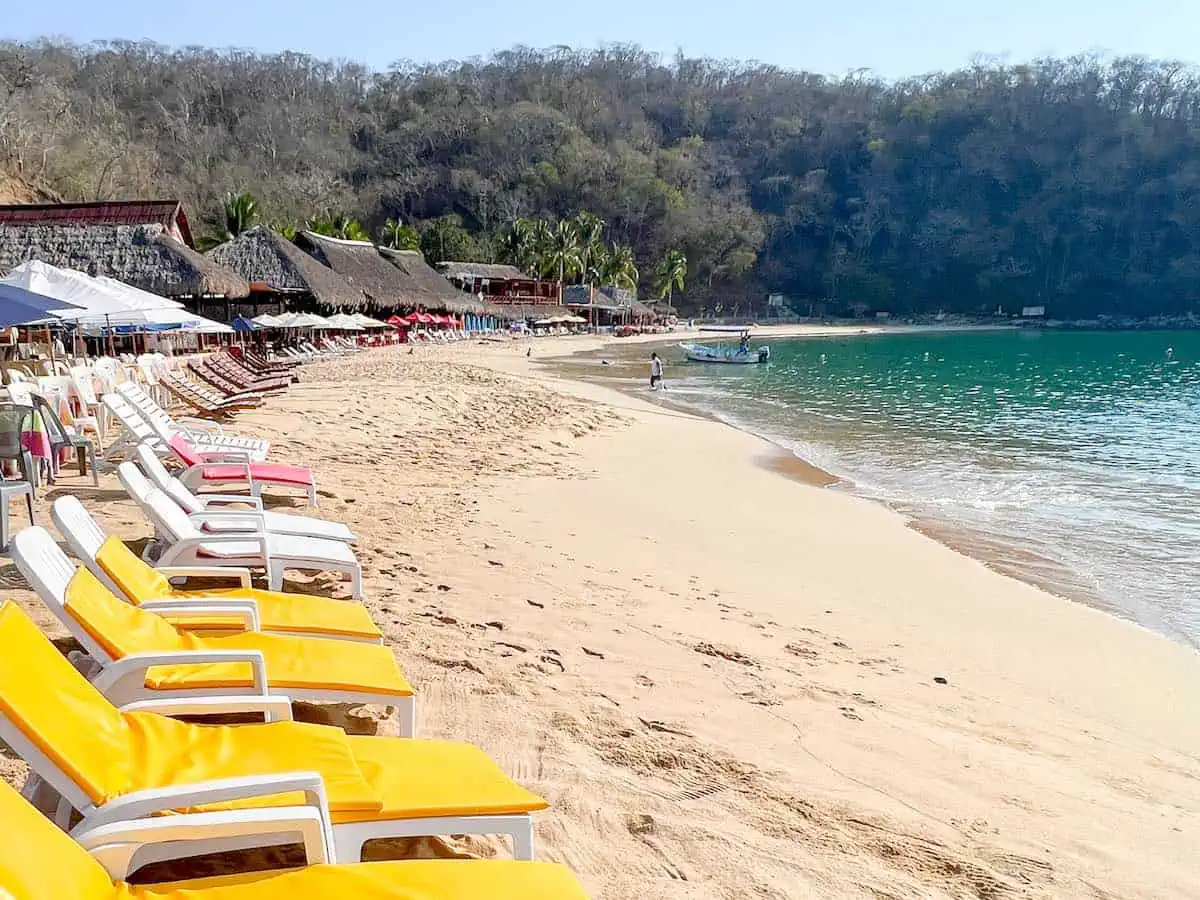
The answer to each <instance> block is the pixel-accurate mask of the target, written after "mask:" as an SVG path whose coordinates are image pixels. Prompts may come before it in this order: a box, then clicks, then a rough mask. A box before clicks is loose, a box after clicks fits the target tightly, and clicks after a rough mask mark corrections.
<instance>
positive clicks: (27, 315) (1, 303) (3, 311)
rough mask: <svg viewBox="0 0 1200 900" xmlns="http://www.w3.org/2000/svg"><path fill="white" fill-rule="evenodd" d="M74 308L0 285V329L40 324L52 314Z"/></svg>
mask: <svg viewBox="0 0 1200 900" xmlns="http://www.w3.org/2000/svg"><path fill="white" fill-rule="evenodd" d="M75 308H76V305H75V304H74V303H67V302H66V301H65V300H55V299H53V298H52V297H43V296H42V295H41V294H35V293H33V292H32V291H27V290H25V289H24V288H19V287H16V286H15V285H11V284H3V283H0V328H8V327H9V326H11V325H25V324H27V323H29V322H40V321H42V320H43V319H48V318H50V313H52V312H61V311H62V310H67V309H75ZM56 324H57V323H56Z"/></svg>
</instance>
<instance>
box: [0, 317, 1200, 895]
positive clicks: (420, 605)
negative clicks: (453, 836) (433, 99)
mask: <svg viewBox="0 0 1200 900" xmlns="http://www.w3.org/2000/svg"><path fill="white" fill-rule="evenodd" d="M630 340H637V339H630ZM600 344H601V341H600V339H593V338H551V339H544V340H538V341H534V342H532V346H533V348H534V351H533V357H532V358H528V357H526V355H525V353H526V347H527V346H529V345H528V344H526V343H521V342H513V343H509V342H502V343H469V344H467V343H464V344H460V345H454V346H448V347H440V346H439V347H417V348H415V350H414V352H413V353H411V354H410V353H409V351H408V349H407V348H399V349H386V350H375V351H369V352H365V353H361V354H358V355H357V356H355V357H353V358H351V359H348V360H344V361H334V362H327V363H319V364H315V365H311V366H307V367H306V368H305V370H304V371H303V373H302V381H301V383H300V384H298V385H296V386H294V387H293V389H291V390H290V391H289V392H288V393H287V394H286V395H285V396H283V397H280V398H278V399H274V400H272V401H271V402H270V403H269V404H268V405H267V407H266V408H264V409H262V410H259V411H255V412H253V413H247V414H243V415H241V416H239V418H238V421H237V423H236V426H235V427H236V429H237V430H238V431H239V432H242V433H247V434H256V435H261V436H264V437H268V438H270V439H271V440H272V441H273V449H272V457H273V458H276V459H279V460H285V461H292V462H299V463H304V464H308V465H311V466H313V468H314V469H315V471H316V473H317V483H318V487H319V489H320V491H321V509H320V513H321V514H322V515H325V516H328V517H331V518H337V519H340V520H342V521H345V522H347V523H349V524H350V525H351V526H352V527H353V528H354V529H355V531H356V532H357V534H358V535H359V542H358V544H357V545H356V546H357V550H358V553H359V557H360V559H361V560H362V562H363V564H364V570H365V572H366V586H367V594H368V599H367V605H368V607H369V608H370V610H371V612H372V615H373V616H374V617H375V619H376V621H377V622H378V623H379V624H380V626H381V627H382V628H383V629H384V630H385V632H386V634H387V638H388V641H389V643H390V644H391V646H392V647H394V649H395V652H396V654H397V657H398V659H399V660H400V662H401V663H402V665H403V667H404V669H405V672H406V674H407V675H408V677H409V679H410V680H411V681H412V682H413V684H414V685H415V686H416V688H417V692H418V733H419V734H421V735H424V736H431V737H452V738H456V739H466V740H470V741H472V742H475V743H477V744H479V745H480V746H481V747H483V748H484V749H485V750H487V751H488V752H489V753H490V754H491V755H492V756H493V757H494V758H495V759H497V760H498V761H499V762H500V763H501V764H502V765H503V766H504V768H505V769H506V770H507V771H508V772H509V774H510V775H512V776H513V777H514V778H516V779H518V780H519V781H521V782H522V783H524V784H526V785H527V786H529V787H530V788H532V789H534V790H536V791H539V792H541V793H542V794H543V795H544V796H546V797H547V799H548V800H549V801H550V804H551V809H550V810H549V811H548V812H546V813H544V814H541V815H539V817H538V819H537V821H536V836H537V852H538V855H539V857H540V858H545V859H551V860H557V861H562V862H565V863H567V864H568V865H569V866H571V867H572V869H574V871H575V872H576V873H577V874H578V875H579V877H580V879H581V880H582V881H583V883H584V884H585V886H586V887H587V888H588V889H589V891H590V892H591V894H592V896H593V897H595V898H598V900H618V898H667V900H683V898H687V900H702V898H703V900H710V898H711V900H717V898H720V900H732V898H801V897H820V898H832V897H839V898H840V897H874V898H883V897H887V898H926V897H945V898H964V897H978V898H989V900H992V898H1009V897H1064V898H1076V897H1095V898H1118V897H1119V898H1135V897H1137V898H1165V897H1195V896H1197V887H1196V886H1197V885H1198V884H1200V857H1197V855H1196V852H1195V848H1196V835H1197V834H1198V833H1200V655H1198V654H1197V653H1195V652H1194V651H1192V650H1190V649H1187V648H1185V647H1183V646H1181V645H1177V644H1174V643H1172V642H1170V641H1168V640H1167V639H1165V638H1162V637H1159V636H1157V635H1155V634H1153V633H1151V632H1149V631H1147V630H1144V629H1141V628H1138V627H1136V626H1133V625H1130V624H1128V623H1126V622H1123V621H1120V620H1118V619H1116V618H1113V617H1110V616H1107V615H1105V614H1103V613H1100V612H1097V611H1095V610H1092V609H1089V608H1087V607H1084V606H1081V605H1078V604H1075V603H1071V602H1068V601H1066V600H1062V599H1059V598H1056V597H1054V596H1051V595H1050V594H1047V593H1045V592H1043V591H1041V590H1038V589H1037V588H1035V587H1031V586H1029V585H1026V584H1023V583H1021V582H1019V581H1016V580H1013V579H1011V578H1008V577H1005V576H1003V575H1000V574H997V573H996V572H993V571H991V570H989V569H988V568H987V567H986V566H984V565H983V564H981V563H979V562H976V561H974V560H972V559H969V558H967V557H965V556H962V555H960V554H957V553H955V552H953V551H952V550H950V549H948V548H946V547H944V546H942V545H941V544H939V543H937V542H935V541H934V540H932V539H930V538H928V537H926V536H924V535H922V534H919V533H918V532H916V531H914V530H913V529H911V528H909V527H907V526H906V524H905V523H904V521H903V520H902V519H901V518H900V517H899V516H897V515H895V514H894V513H892V512H890V511H889V510H887V509H885V508H884V507H882V506H880V505H877V504H874V503H870V502H867V501H865V500H861V499H858V498H855V497H853V496H850V495H848V494H846V493H843V492H838V491H831V490H827V489H823V488H821V487H818V486H813V485H810V484H805V483H803V480H802V479H797V478H794V477H787V476H786V475H784V474H781V473H779V472H778V471H774V470H772V469H771V468H770V467H766V466H764V465H762V460H763V458H764V457H765V456H767V455H769V454H770V453H772V452H773V451H772V448H771V446H770V445H768V444H766V443H765V442H763V441H761V440H759V439H758V438H755V437H753V436H751V435H748V434H745V433H743V432H740V431H737V430H735V429H732V428H730V427H728V426H725V425H722V424H720V423H717V422H714V421H711V420H708V419H704V418H699V417H695V416H691V415H688V414H686V413H683V412H679V411H677V410H674V409H670V408H667V407H664V406H662V405H660V404H659V403H657V402H655V401H654V399H653V398H652V396H651V395H649V394H648V395H647V398H646V399H645V400H643V399H640V398H637V397H630V396H626V395H623V394H620V393H618V392H616V391H614V390H611V389H610V388H608V387H605V386H602V385H596V384H588V383H583V382H580V381H574V380H568V379H566V378H565V377H564V376H563V375H562V374H561V373H560V372H559V371H557V370H555V369H552V368H549V367H546V366H545V365H543V361H544V360H545V359H547V358H549V357H552V356H555V355H557V354H565V353H570V352H574V351H580V350H585V349H589V348H590V349H595V348H596V347H598V346H600ZM63 491H69V492H71V493H76V494H78V495H79V496H80V497H81V498H82V499H83V500H84V502H85V503H86V504H87V505H88V506H89V508H91V509H92V510H93V511H94V512H95V513H96V514H97V517H98V518H99V519H100V520H101V521H102V523H103V524H104V525H105V526H106V527H108V528H110V529H111V530H113V531H115V532H116V533H119V534H121V535H122V536H123V537H126V538H128V539H131V540H132V539H144V538H145V537H147V536H148V535H149V532H150V529H149V526H148V524H146V523H145V522H144V521H143V520H142V518H141V516H140V514H139V512H138V510H137V509H136V507H134V505H133V504H132V503H131V502H130V501H128V500H126V499H124V494H123V492H122V491H121V490H120V487H119V485H118V483H117V481H116V478H115V477H114V476H113V475H111V474H105V475H103V476H102V478H101V487H100V488H99V489H95V488H93V487H91V483H90V480H88V479H83V478H80V477H78V476H77V475H73V474H69V475H66V476H65V477H64V478H63V479H62V480H61V482H60V484H59V486H58V487H57V488H51V489H49V490H47V491H45V492H44V493H43V494H42V497H41V499H40V501H39V507H38V515H39V517H40V521H41V522H42V523H43V524H46V523H48V522H49V515H48V507H47V502H48V500H52V499H53V498H54V497H55V496H57V495H58V494H59V493H61V492H63ZM287 505H288V504H287V501H283V502H282V503H281V504H280V505H279V506H278V507H277V508H284V507H286V506H287ZM19 516H23V513H21V514H18V513H17V512H16V511H15V510H14V518H15V521H23V519H21V518H19ZM4 576H5V585H6V587H7V588H8V591H7V593H8V595H9V596H13V597H15V598H18V599H19V600H20V601H21V602H22V604H23V605H25V606H26V607H27V608H28V609H30V610H32V611H33V612H34V613H35V615H36V617H37V620H38V621H39V623H40V624H42V625H43V626H44V627H46V628H47V630H49V631H52V632H53V633H55V634H59V635H61V634H62V632H61V630H60V629H58V628H57V626H56V625H54V624H53V623H52V619H51V618H50V616H49V614H48V613H46V612H45V610H44V609H43V608H42V607H41V605H40V604H39V603H38V601H37V600H36V598H35V597H34V595H33V594H32V593H30V592H29V591H28V590H27V589H24V588H22V586H21V580H20V576H19V574H18V573H17V572H16V570H15V567H13V566H12V565H11V564H9V565H7V566H6V568H5V569H4ZM330 585H331V582H330V581H329V579H328V578H325V577H322V576H318V577H317V578H315V579H306V578H302V577H300V576H296V577H295V578H294V579H293V580H292V582H291V587H292V588H293V589H303V590H308V591H314V592H327V591H328V590H329V589H330ZM337 593H338V594H339V595H344V594H345V593H346V590H345V588H344V587H339V588H338V589H337ZM356 721H357V722H358V723H360V724H361V725H362V727H364V728H367V727H371V726H372V725H373V722H372V721H371V720H370V719H369V718H364V717H362V716H361V715H360V716H356ZM391 724H392V723H390V722H384V723H383V726H382V727H383V729H384V730H385V731H386V730H387V729H388V728H389V727H390V726H391ZM0 763H2V764H3V774H4V776H5V777H6V778H8V779H9V780H10V781H14V782H17V783H19V782H20V781H21V780H22V779H23V777H24V765H23V763H21V762H20V761H19V760H16V759H14V758H13V757H12V755H11V754H10V753H6V755H5V756H4V757H3V759H0ZM393 849H394V848H393ZM407 849H409V850H411V851H414V852H422V853H428V852H450V848H443V847H436V846H430V845H429V844H428V843H425V844H423V845H422V846H420V847H417V848H411V847H410V848H407ZM454 849H457V850H468V851H470V852H475V853H482V854H490V853H493V852H496V851H497V848H496V847H493V846H490V845H487V844H485V843H483V842H479V841H474V842H471V843H470V844H463V845H461V846H459V847H456V848H454Z"/></svg>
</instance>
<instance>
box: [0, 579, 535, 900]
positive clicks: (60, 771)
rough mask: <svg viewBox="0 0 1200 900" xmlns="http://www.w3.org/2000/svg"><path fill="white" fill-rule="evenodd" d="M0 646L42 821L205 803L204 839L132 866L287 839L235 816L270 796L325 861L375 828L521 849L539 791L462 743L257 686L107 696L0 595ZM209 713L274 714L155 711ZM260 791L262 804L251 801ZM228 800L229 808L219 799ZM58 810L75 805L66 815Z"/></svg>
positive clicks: (14, 724) (83, 824)
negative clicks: (249, 717)
mask: <svg viewBox="0 0 1200 900" xmlns="http://www.w3.org/2000/svg"><path fill="white" fill-rule="evenodd" d="M326 643H330V642H326ZM332 643H336V642H332ZM0 646H3V647H4V651H5V652H4V653H3V654H0V695H2V696H3V697H4V700H5V702H4V704H3V705H0V739H2V740H3V741H4V742H5V743H6V744H8V746H9V747H11V748H12V749H13V750H14V751H15V752H16V753H18V754H19V755H20V756H21V757H22V758H24V759H25V760H26V761H27V762H28V763H29V765H30V767H31V768H32V770H33V772H34V773H35V774H36V775H37V776H39V777H40V778H41V779H42V780H43V781H44V782H46V783H47V784H48V785H49V786H50V787H51V788H53V789H54V790H55V791H57V792H58V794H59V796H60V797H61V798H62V799H61V801H60V803H59V805H58V810H57V813H56V815H55V820H56V821H57V822H58V824H59V825H60V826H61V827H62V828H63V829H64V830H65V829H68V828H69V829H70V830H71V833H72V834H73V835H74V836H75V837H76V838H77V839H78V840H81V841H84V842H86V836H87V835H89V834H91V833H93V831H94V829H97V828H99V827H101V826H104V825H108V824H110V823H113V822H119V821H131V820H144V819H150V818H158V817H159V816H161V815H162V814H163V813H174V812H176V811H179V812H184V811H197V809H198V808H199V811H200V812H209V811H211V812H210V813H209V814H210V815H211V818H210V819H209V820H208V821H210V822H211V823H212V825H213V830H212V832H211V835H212V837H211V838H210V839H208V840H201V841H197V842H189V843H186V844H185V843H183V842H176V843H172V844H167V845H160V846H159V847H157V848H156V851H157V852H156V853H154V854H149V855H146V856H143V857H142V859H141V860H140V864H142V865H144V864H146V863H149V862H154V861H160V860H167V859H177V858H181V857H190V856H196V855H200V854H204V853H212V852H220V851H225V850H231V849H236V848H238V847H261V846H269V845H270V844H273V843H274V844H279V843H293V842H294V840H295V837H294V836H295V834H296V832H298V831H300V830H301V829H300V827H298V826H297V825H295V824H291V823H290V822H289V824H287V825H284V826H281V827H278V828H277V829H275V833H274V834H273V835H271V836H265V835H263V834H262V833H261V831H262V829H260V828H255V829H248V828H245V827H242V828H238V827H237V823H239V822H244V821H245V819H244V818H243V817H241V816H240V815H238V814H237V813H242V812H245V811H247V809H252V810H255V811H257V812H259V813H260V815H263V816H266V815H268V813H267V812H266V811H265V810H269V809H272V808H274V809H276V810H277V811H278V809H279V804H280V801H281V799H283V801H284V802H285V803H287V804H288V806H284V807H283V809H288V808H289V807H291V808H292V811H293V812H295V809H294V808H295V807H296V806H304V807H308V808H312V809H315V810H316V811H317V812H318V814H319V816H320V818H321V821H322V822H323V823H324V825H325V827H326V829H327V835H329V837H330V839H329V843H330V844H331V845H332V847H333V859H334V861H342V862H357V861H359V860H361V858H362V847H363V844H364V843H365V842H367V841H369V840H373V839H376V838H388V837H420V836H435V835H451V834H506V835H511V836H512V838H513V844H514V856H517V857H518V858H521V859H531V858H532V855H533V823H532V813H533V812H535V811H537V810H541V809H545V808H546V802H545V801H544V800H543V799H542V798H540V797H538V796H537V795H536V794H533V793H531V792H529V791H527V790H525V789H524V788H522V787H521V786H520V785H518V784H516V783H515V782H513V781H512V780H511V779H509V778H508V777H507V776H506V775H505V774H504V773H503V772H502V771H501V770H500V768H499V767H498V766H497V765H496V764H495V763H494V762H492V760H490V759H489V758H488V757H487V756H486V755H485V754H484V753H483V752H482V751H480V750H479V749H478V748H475V747H472V746H470V745H468V744H460V743H455V742H453V741H431V740H416V739H400V738H389V737H375V736H352V735H347V734H345V733H344V732H343V731H341V730H340V729H336V728H332V727H329V726H323V725H307V724H302V723H298V722H291V721H287V719H288V717H289V707H288V703H287V698H286V697H282V698H281V697H277V696H274V695H269V694H266V693H260V694H258V695H255V696H244V697H212V698H209V699H208V702H199V701H197V700H195V699H191V700H182V701H181V700H177V699H170V698H168V699H166V700H158V701H151V702H147V703H138V704H136V705H126V706H124V707H123V708H117V706H116V705H115V704H114V703H113V702H112V701H111V700H109V699H107V698H106V697H105V696H104V695H103V694H102V693H101V692H99V691H97V690H96V686H95V685H94V684H88V682H87V679H85V678H84V677H83V676H82V675H81V674H80V673H79V672H78V671H77V670H76V669H75V668H74V667H73V666H72V665H71V664H70V663H69V662H68V661H67V660H66V659H65V658H64V657H63V656H62V655H61V654H60V653H58V651H57V650H56V649H55V648H54V645H53V644H51V643H50V642H49V640H47V639H46V637H45V636H44V635H42V634H41V632H39V631H38V629H37V626H36V625H34V624H33V622H32V620H31V619H30V618H29V617H28V616H27V615H25V614H24V613H23V612H22V611H21V609H20V608H19V607H18V606H17V605H16V604H14V603H12V602H11V601H10V602H8V603H5V604H4V605H3V606H0ZM48 697H54V698H55V702H53V703H49V702H47V698H48ZM67 710H69V711H70V714H69V715H65V714H64V713H65V712H66V711H67ZM213 712H217V713H224V714H228V713H234V712H240V713H246V712H260V713H265V714H266V715H267V716H269V717H271V718H274V719H276V721H272V722H266V723H256V724H247V725H206V726H202V725H194V724H190V723H187V722H180V721H177V720H176V719H173V718H168V716H188V715H197V714H205V713H213ZM162 713H165V714H166V715H162ZM279 719H283V720H284V721H278V720H279ZM296 793H301V794H303V797H298V796H296ZM280 795H284V798H286V799H284V798H281V796H280ZM260 797H261V798H264V799H263V801H262V804H263V805H262V806H261V807H255V806H253V803H254V802H255V798H260ZM266 798H270V799H266ZM293 798H294V799H293ZM231 801H238V806H239V807H240V808H239V809H238V810H234V811H230V810H228V808H227V807H228V804H229V803H230V802H231ZM214 804H221V805H223V806H225V807H226V808H225V809H224V810H222V809H221V808H220V807H217V808H215V809H214V806H213V805H214ZM72 810H74V811H76V812H78V814H79V816H80V820H79V822H78V824H75V825H74V827H72V822H73V819H74V817H73V816H72V814H71V813H72ZM219 825H226V826H227V828H228V830H224V831H221V830H218V826H219ZM251 834H252V839H247V835H251ZM323 896H329V897H333V896H349V895H345V894H326V895H323ZM418 896H419V895H418ZM480 896H482V895H480ZM489 896H490V895H489ZM55 900H58V897H55ZM64 900H65V898H64Z"/></svg>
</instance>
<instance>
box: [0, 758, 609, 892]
mask: <svg viewBox="0 0 1200 900" xmlns="http://www.w3.org/2000/svg"><path fill="white" fill-rule="evenodd" d="M297 812H299V810H298V811H297ZM211 820H212V816H207V815H205V814H197V815H175V816H160V817H158V818H155V819H142V820H139V821H136V822H114V823H112V824H111V825H108V826H102V827H101V828H98V829H95V830H94V831H92V832H91V833H90V834H89V835H88V838H89V840H88V849H84V847H83V846H81V845H80V844H78V843H76V842H75V841H73V840H71V838H70V837H68V836H67V835H66V834H64V833H63V831H62V829H60V828H58V827H57V826H56V825H55V824H54V823H53V822H51V821H50V820H49V819H47V818H46V817H45V816H43V815H42V814H41V813H39V812H38V811H37V810H36V809H34V808H33V807H32V806H31V805H30V804H29V803H28V802H27V801H26V800H25V799H24V798H23V797H21V795H20V794H18V793H17V792H16V791H14V790H13V789H12V788H11V787H9V786H8V785H7V784H5V783H4V782H2V781H0V828H2V829H3V830H4V834H5V839H4V841H3V842H0V897H5V898H9V900H296V898H311V897H330V898H334V897H354V898H355V900H478V898H484V897H486V898H488V900H587V895H586V894H585V893H584V892H583V888H582V887H580V885H579V882H578V881H576V880H575V877H574V876H573V875H572V874H571V873H570V871H569V870H568V869H567V868H566V867H565V866H561V865H558V864H555V863H537V862H522V861H515V860H507V859H506V860H484V859H471V860H449V859H439V860H414V861H411V862H372V863H356V864H346V865H334V864H330V863H329V862H328V859H329V854H328V847H326V846H325V845H324V844H323V843H321V842H320V841H319V840H313V841H310V842H309V843H308V844H307V845H306V847H307V849H308V850H309V852H308V860H307V862H308V865H306V866H305V867H304V868H299V869H285V870H276V871H265V872H248V873H245V874H238V875H224V876H218V877H215V878H201V879H194V880H189V881H176V882H171V883H169V884H145V885H130V884H126V883H124V881H123V879H125V878H128V877H129V876H130V875H131V874H133V871H134V870H129V869H127V868H126V866H125V865H122V863H126V864H128V863H133V862H134V861H135V859H136V857H137V855H138V851H139V850H140V849H142V848H143V847H153V846H154V845H155V844H161V843H164V842H167V841H178V840H187V839H189V838H193V839H197V838H203V837H205V836H207V835H208V833H209V832H210V830H211V827H212V826H211ZM281 821H282V817H276V822H277V823H278V822H281ZM302 821H303V819H302V818H301V819H298V821H297V824H302ZM316 836H317V837H318V838H319V831H318V832H317V835H316ZM123 847H128V848H131V849H130V851H126V850H124V849H117V848H123ZM114 851H116V852H114Z"/></svg>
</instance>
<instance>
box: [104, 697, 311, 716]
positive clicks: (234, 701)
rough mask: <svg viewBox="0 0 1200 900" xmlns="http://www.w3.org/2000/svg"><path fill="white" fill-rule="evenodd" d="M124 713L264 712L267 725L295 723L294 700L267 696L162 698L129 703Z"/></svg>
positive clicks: (213, 714)
mask: <svg viewBox="0 0 1200 900" xmlns="http://www.w3.org/2000/svg"><path fill="white" fill-rule="evenodd" d="M121 712H129V713H132V712H152V713H157V714H158V715H160V716H170V717H172V718H174V717H176V716H226V715H236V714H238V713H262V714H263V718H264V719H265V720H266V721H267V722H290V721H292V698H291V697H285V696H283V695H282V694H268V695H267V696H266V697H229V696H226V695H224V694H219V695H217V696H214V697H163V698H156V699H154V700H137V701H135V702H133V703H126V704H125V705H124V706H122V707H121Z"/></svg>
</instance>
